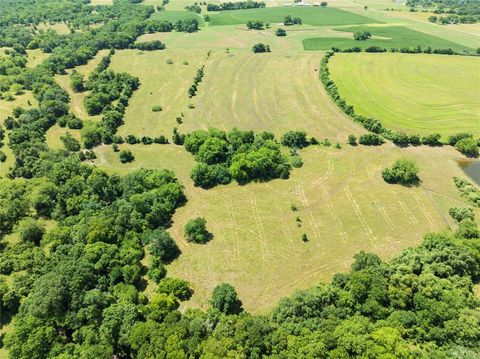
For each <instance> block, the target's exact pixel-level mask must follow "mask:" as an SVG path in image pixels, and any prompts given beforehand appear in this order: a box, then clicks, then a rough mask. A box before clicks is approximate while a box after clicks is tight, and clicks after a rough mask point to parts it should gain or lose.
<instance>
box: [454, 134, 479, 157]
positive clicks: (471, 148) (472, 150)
mask: <svg viewBox="0 0 480 359" xmlns="http://www.w3.org/2000/svg"><path fill="white" fill-rule="evenodd" d="M448 144H449V145H450V146H454V147H455V148H456V149H457V151H459V152H461V153H463V154H464V155H465V156H467V157H478V155H479V149H478V146H479V145H480V144H479V141H477V140H475V139H474V138H473V135H472V134H470V133H457V134H456V135H453V136H450V137H449V138H448Z"/></svg>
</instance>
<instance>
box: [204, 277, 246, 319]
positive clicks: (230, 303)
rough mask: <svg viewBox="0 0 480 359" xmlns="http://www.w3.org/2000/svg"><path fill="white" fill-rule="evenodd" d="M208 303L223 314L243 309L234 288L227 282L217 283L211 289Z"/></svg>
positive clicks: (237, 312)
mask: <svg viewBox="0 0 480 359" xmlns="http://www.w3.org/2000/svg"><path fill="white" fill-rule="evenodd" d="M210 304H211V305H212V307H213V308H214V309H217V310H219V311H220V312H222V313H224V314H239V313H241V312H242V311H243V309H242V302H241V301H240V299H238V296H237V292H236V291H235V288H234V287H233V286H232V285H230V284H228V283H222V284H219V285H217V286H216V287H215V288H214V289H213V292H212V299H211V300H210Z"/></svg>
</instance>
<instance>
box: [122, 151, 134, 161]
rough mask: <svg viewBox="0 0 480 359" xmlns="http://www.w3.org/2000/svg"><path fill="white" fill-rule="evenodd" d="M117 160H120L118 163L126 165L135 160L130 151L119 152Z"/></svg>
mask: <svg viewBox="0 0 480 359" xmlns="http://www.w3.org/2000/svg"><path fill="white" fill-rule="evenodd" d="M119 158H120V162H122V163H127V162H132V161H133V160H134V159H135V156H133V153H132V151H130V150H123V151H121V152H120V154H119Z"/></svg>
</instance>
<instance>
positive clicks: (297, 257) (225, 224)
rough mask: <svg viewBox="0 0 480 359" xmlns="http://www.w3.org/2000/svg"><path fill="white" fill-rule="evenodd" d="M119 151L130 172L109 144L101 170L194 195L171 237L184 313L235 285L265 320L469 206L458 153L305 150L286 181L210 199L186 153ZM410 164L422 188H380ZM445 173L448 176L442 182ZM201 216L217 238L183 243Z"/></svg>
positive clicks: (154, 148) (217, 191) (100, 152)
mask: <svg viewBox="0 0 480 359" xmlns="http://www.w3.org/2000/svg"><path fill="white" fill-rule="evenodd" d="M120 147H121V149H124V148H128V149H130V150H131V151H132V152H133V153H134V155H135V158H136V159H135V161H134V162H132V163H130V164H126V165H122V164H120V162H119V160H118V153H114V152H113V150H112V148H111V146H102V147H100V148H98V149H97V150H96V153H97V156H98V158H97V159H96V160H95V164H97V165H98V166H100V167H102V168H105V169H107V170H108V171H109V172H119V173H122V174H125V173H128V172H130V171H132V170H134V169H138V168H141V167H145V168H167V169H171V170H174V171H175V173H176V174H177V176H178V178H179V179H180V181H181V182H182V183H183V184H184V185H185V187H186V188H185V192H186V195H187V198H188V203H187V204H186V205H185V206H184V207H182V208H180V209H178V210H177V212H176V214H175V216H174V218H173V221H174V223H173V226H172V228H171V229H170V232H171V234H172V236H173V237H174V239H175V240H176V241H177V243H178V245H179V246H180V248H181V250H182V254H181V256H180V257H179V259H177V260H176V261H174V262H173V263H172V264H171V265H170V266H169V268H168V271H169V275H170V276H176V277H180V278H183V279H187V280H189V281H190V282H191V284H192V287H193V289H194V290H195V294H194V296H193V298H192V300H190V301H189V302H188V303H185V306H186V307H195V306H201V307H203V308H205V307H206V305H207V300H208V298H209V296H210V293H211V290H212V288H213V287H214V286H215V285H217V284H218V283H220V282H229V283H232V284H233V285H234V286H235V288H236V289H237V291H238V292H239V295H240V298H241V299H242V300H243V302H244V305H245V307H246V308H247V310H249V311H254V312H265V311H266V310H268V309H269V308H271V307H272V306H273V305H274V304H275V303H276V302H277V301H278V300H279V299H280V298H281V297H283V296H286V295H289V294H291V293H292V292H293V291H294V290H295V289H297V288H306V287H310V286H312V285H315V284H316V283H318V282H320V281H325V280H328V279H329V278H331V276H332V275H333V274H334V273H337V272H341V271H345V270H347V269H348V267H349V265H350V264H351V262H352V258H353V255H354V254H355V253H357V252H358V251H360V250H362V249H363V250H367V251H373V252H374V253H378V254H379V255H381V256H382V257H383V258H388V257H390V256H392V255H394V254H396V253H398V251H399V250H401V249H402V248H405V247H407V246H411V245H415V244H417V243H418V242H419V241H420V240H421V237H422V235H424V234H425V233H427V232H431V231H438V230H442V229H444V228H446V227H447V226H449V225H452V224H453V222H452V221H451V219H450V218H449V216H448V208H449V207H451V206H453V205H457V206H466V205H468V204H467V203H466V202H465V200H464V199H462V197H460V196H459V194H458V192H457V190H456V188H455V186H454V184H453V181H452V180H451V178H452V176H462V172H461V169H460V168H459V167H458V165H457V164H456V162H455V158H456V157H458V154H457V153H456V152H455V151H454V150H453V149H451V148H440V149H437V148H425V147H419V148H407V149H398V148H396V147H394V146H392V145H390V144H387V145H384V146H382V147H380V148H368V147H363V146H358V147H355V148H352V147H350V146H347V145H344V147H343V149H341V150H336V149H333V148H321V147H317V146H315V147H310V148H307V149H305V150H302V151H301V153H300V155H301V157H302V158H303V160H304V163H305V164H304V166H303V167H302V168H300V169H294V170H293V172H292V175H291V177H290V179H288V180H275V181H271V182H267V183H253V184H249V185H246V186H239V185H237V184H235V183H232V184H230V185H228V186H219V187H216V188H214V189H211V190H207V191H206V190H202V189H199V188H196V187H194V186H193V183H192V181H191V180H190V178H189V174H190V171H191V168H193V166H194V164H195V162H194V160H193V158H192V156H191V155H190V154H189V153H188V152H186V151H185V150H184V148H183V147H180V146H175V145H151V146H143V145H136V146H131V145H121V146H120ZM402 156H405V157H407V158H411V159H414V160H416V161H417V162H418V164H419V167H420V178H421V179H422V183H421V186H420V187H414V188H405V187H402V186H397V185H388V184H386V183H385V182H384V181H383V180H382V178H381V171H382V169H383V168H384V167H386V166H388V165H390V164H391V162H393V161H394V160H395V159H397V158H398V157H402ZM440 159H441V160H440ZM440 170H441V171H442V173H443V174H444V176H442V179H441V180H438V176H437V175H436V173H438V172H439V171H440ZM292 203H293V204H295V205H296V206H297V207H298V211H297V212H292V210H291V208H290V206H291V204H292ZM477 215H480V211H478V210H477ZM197 216H202V217H205V218H206V219H207V227H208V228H209V230H210V231H211V232H213V234H214V236H215V237H214V239H213V240H212V241H211V242H209V243H208V244H206V245H194V244H191V243H187V242H186V241H185V239H184V238H183V227H184V225H185V223H186V222H187V221H188V220H189V219H191V218H194V217H197ZM297 216H298V217H300V219H301V227H297V221H296V217H297ZM303 233H306V234H307V236H308V238H309V242H308V243H303V242H302V240H301V236H302V234H303ZM207 258H208V259H207Z"/></svg>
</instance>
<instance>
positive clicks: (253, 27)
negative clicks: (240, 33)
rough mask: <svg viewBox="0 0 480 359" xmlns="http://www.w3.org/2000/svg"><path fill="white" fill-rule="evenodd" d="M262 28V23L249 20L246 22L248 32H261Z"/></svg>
mask: <svg viewBox="0 0 480 359" xmlns="http://www.w3.org/2000/svg"><path fill="white" fill-rule="evenodd" d="M264 26H265V25H264V24H263V22H262V21H258V20H253V21H252V20H250V21H248V22H247V28H248V29H249V30H263V28H264Z"/></svg>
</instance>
